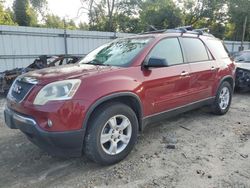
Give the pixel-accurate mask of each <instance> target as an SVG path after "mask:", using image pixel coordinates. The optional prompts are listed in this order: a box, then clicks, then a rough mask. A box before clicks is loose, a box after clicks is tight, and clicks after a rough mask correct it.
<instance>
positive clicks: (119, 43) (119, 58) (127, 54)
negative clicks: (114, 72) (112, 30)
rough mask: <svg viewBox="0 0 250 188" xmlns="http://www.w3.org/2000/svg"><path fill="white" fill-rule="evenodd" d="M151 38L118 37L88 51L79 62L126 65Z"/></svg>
mask: <svg viewBox="0 0 250 188" xmlns="http://www.w3.org/2000/svg"><path fill="white" fill-rule="evenodd" d="M151 39H152V38H150V37H146V38H127V39H118V40H115V41H113V42H111V43H108V44H104V45H102V46H100V47H99V48H97V49H95V50H94V51H92V52H90V53H89V54H88V55H87V56H86V57H85V58H83V59H82V60H81V61H80V62H79V63H80V64H92V65H104V66H105V65H106V66H121V67H126V66H128V65H129V64H130V63H131V61H132V60H133V59H134V58H135V57H136V55H137V54H139V53H140V52H141V51H142V49H143V48H144V47H145V46H146V45H147V44H148V43H149V42H150V41H151Z"/></svg>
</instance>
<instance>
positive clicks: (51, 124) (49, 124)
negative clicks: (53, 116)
mask: <svg viewBox="0 0 250 188" xmlns="http://www.w3.org/2000/svg"><path fill="white" fill-rule="evenodd" d="M48 126H49V127H52V126H53V123H52V121H51V120H50V119H48Z"/></svg>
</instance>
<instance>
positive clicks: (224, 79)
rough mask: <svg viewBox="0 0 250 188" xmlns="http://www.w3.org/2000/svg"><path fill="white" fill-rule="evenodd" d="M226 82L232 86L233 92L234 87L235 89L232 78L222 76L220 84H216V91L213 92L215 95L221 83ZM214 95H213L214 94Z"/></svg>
mask: <svg viewBox="0 0 250 188" xmlns="http://www.w3.org/2000/svg"><path fill="white" fill-rule="evenodd" d="M225 81H226V82H228V83H229V84H230V85H231V86H232V89H233V90H234V87H235V81H234V78H233V77H232V76H229V75H228V76H224V77H223V78H222V79H221V80H220V82H219V84H218V86H217V88H216V90H215V92H216V93H217V91H218V89H219V88H220V85H221V84H222V83H223V82H225ZM216 93H215V94H216Z"/></svg>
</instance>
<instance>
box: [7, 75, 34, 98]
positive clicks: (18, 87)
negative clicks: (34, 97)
mask: <svg viewBox="0 0 250 188" xmlns="http://www.w3.org/2000/svg"><path fill="white" fill-rule="evenodd" d="M33 86H34V84H32V83H28V82H24V81H22V80H20V79H16V81H15V82H14V83H13V86H11V91H10V93H9V94H10V97H11V99H13V100H15V101H16V102H21V101H22V100H23V99H24V98H25V97H26V96H27V95H28V93H29V92H30V90H31V89H32V88H33Z"/></svg>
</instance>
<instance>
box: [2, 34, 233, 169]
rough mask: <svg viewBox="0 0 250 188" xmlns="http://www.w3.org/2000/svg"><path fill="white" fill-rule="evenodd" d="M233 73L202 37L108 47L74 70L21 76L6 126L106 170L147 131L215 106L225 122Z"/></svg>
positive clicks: (146, 39)
mask: <svg viewBox="0 0 250 188" xmlns="http://www.w3.org/2000/svg"><path fill="white" fill-rule="evenodd" d="M234 73H235V65H234V63H233V62H232V60H231V59H230V58H229V57H228V54H227V52H226V50H225V48H224V46H223V44H222V43H221V41H220V40H218V39H216V38H215V37H213V36H212V35H210V34H207V33H203V32H202V31H201V30H196V31H187V30H186V29H175V30H166V31H164V32H161V33H147V34H143V35H136V36H133V37H129V38H123V39H117V40H114V41H112V42H110V43H108V44H105V45H103V46H101V47H99V48H97V49H95V50H94V51H92V52H91V53H89V54H88V55H87V56H86V57H85V58H84V59H82V60H80V61H79V63H77V64H75V65H66V66H62V67H55V68H48V69H43V70H39V71H34V72H30V73H27V74H25V75H22V76H19V77H18V78H17V79H16V80H15V82H14V83H13V85H12V87H11V89H10V91H9V93H8V96H7V107H6V109H5V121H6V124H7V125H8V126H9V127H10V128H12V129H20V130H21V131H22V132H23V133H24V134H25V135H26V136H27V138H28V139H29V140H30V141H31V142H33V143H35V144H36V145H38V146H39V147H40V148H42V149H44V150H46V151H47V152H48V153H50V154H52V155H57V156H58V155H59V156H80V155H81V154H82V153H85V154H86V156H87V157H89V158H90V159H92V160H93V161H95V162H98V163H100V164H113V163H116V162H118V161H120V160H122V159H123V158H125V157H126V156H127V155H128V154H129V152H130V151H131V150H132V148H133V147H134V145H135V143H136V140H137V134H138V133H139V132H141V131H142V130H143V129H144V128H145V126H146V125H148V124H151V123H153V122H157V121H159V120H160V119H163V118H167V117H169V116H172V115H176V114H178V113H182V112H185V111H188V110H191V109H194V108H198V107H201V106H204V105H210V106H211V108H212V111H213V112H214V113H215V114H219V115H223V114H225V113H226V112H227V111H228V109H229V106H230V103H231V99H232V92H233V88H234Z"/></svg>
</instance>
